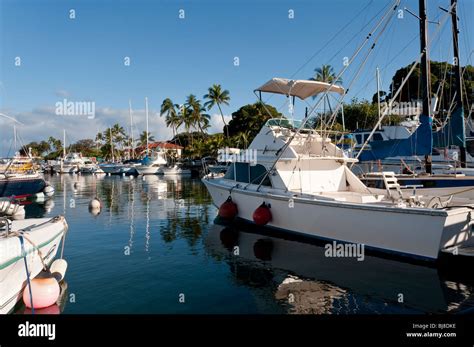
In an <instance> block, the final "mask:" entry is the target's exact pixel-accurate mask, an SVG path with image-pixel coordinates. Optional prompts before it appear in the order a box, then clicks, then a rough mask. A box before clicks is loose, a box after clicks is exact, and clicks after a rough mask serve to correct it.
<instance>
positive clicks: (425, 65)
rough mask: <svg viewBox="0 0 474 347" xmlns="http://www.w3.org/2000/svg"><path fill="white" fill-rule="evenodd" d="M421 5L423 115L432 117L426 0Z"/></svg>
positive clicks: (428, 161)
mask: <svg viewBox="0 0 474 347" xmlns="http://www.w3.org/2000/svg"><path fill="white" fill-rule="evenodd" d="M419 7H420V52H421V53H422V56H421V76H420V78H421V93H422V94H421V95H422V99H423V110H422V115H424V116H427V117H429V118H430V119H431V107H430V103H431V92H430V86H431V81H430V65H429V64H430V63H429V50H428V45H427V42H428V20H427V17H426V0H419ZM425 169H426V173H428V174H431V154H427V155H425Z"/></svg>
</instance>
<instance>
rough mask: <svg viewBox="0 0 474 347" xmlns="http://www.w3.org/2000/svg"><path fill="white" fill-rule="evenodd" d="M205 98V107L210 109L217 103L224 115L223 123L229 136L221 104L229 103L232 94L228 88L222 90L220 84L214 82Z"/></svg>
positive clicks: (222, 115)
mask: <svg viewBox="0 0 474 347" xmlns="http://www.w3.org/2000/svg"><path fill="white" fill-rule="evenodd" d="M204 99H207V101H206V102H205V103H204V107H206V108H207V110H208V111H209V110H210V109H211V108H213V107H214V106H216V105H217V107H218V108H219V112H220V114H221V117H222V123H224V128H225V130H226V136H227V138H228V137H229V129H228V128H227V124H226V122H225V120H224V114H223V113H222V109H221V105H229V101H230V96H229V91H228V90H222V87H221V85H220V84H214V85H212V87H210V88H209V89H208V90H207V94H206V95H204Z"/></svg>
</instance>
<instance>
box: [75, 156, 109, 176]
mask: <svg viewBox="0 0 474 347" xmlns="http://www.w3.org/2000/svg"><path fill="white" fill-rule="evenodd" d="M80 172H81V174H101V173H104V171H103V170H102V169H101V168H100V167H99V165H98V164H97V163H96V162H94V161H92V160H90V159H88V158H85V159H84V166H82V167H81V168H80Z"/></svg>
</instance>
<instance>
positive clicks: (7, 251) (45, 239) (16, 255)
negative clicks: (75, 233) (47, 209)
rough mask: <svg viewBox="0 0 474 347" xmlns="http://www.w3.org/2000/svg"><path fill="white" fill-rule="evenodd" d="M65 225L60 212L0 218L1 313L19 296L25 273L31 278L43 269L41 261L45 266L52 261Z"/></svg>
mask: <svg viewBox="0 0 474 347" xmlns="http://www.w3.org/2000/svg"><path fill="white" fill-rule="evenodd" d="M67 228H68V226H67V223H66V220H65V218H64V217H62V216H58V217H54V218H52V219H49V218H34V219H25V220H14V221H7V219H6V218H1V219H0V249H1V250H2V252H0V313H1V314H6V313H9V312H10V311H11V310H12V309H13V308H14V306H15V304H16V303H17V302H18V301H19V300H21V298H22V293H23V290H24V288H25V286H26V285H27V284H26V283H27V273H28V274H29V278H30V279H33V278H34V277H36V275H38V274H39V273H40V271H41V270H42V269H43V263H44V264H45V265H46V266H48V265H49V264H50V263H51V262H52V261H53V259H54V257H55V256H56V253H57V251H58V248H59V245H60V242H61V238H62V237H63V235H64V233H65V232H66V230H67ZM41 257H42V258H41ZM25 259H26V261H25ZM25 265H26V266H25ZM26 267H27V268H28V272H27V269H26Z"/></svg>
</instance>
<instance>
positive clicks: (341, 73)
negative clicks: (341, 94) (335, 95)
mask: <svg viewBox="0 0 474 347" xmlns="http://www.w3.org/2000/svg"><path fill="white" fill-rule="evenodd" d="M399 5H400V0H395V1H394V2H393V6H392V7H391V8H390V10H389V11H387V12H386V13H385V14H384V15H383V16H382V18H381V19H380V20H379V21H378V22H377V23H376V25H375V27H374V28H373V29H372V31H370V32H369V33H368V34H367V36H366V38H365V39H364V40H363V41H362V43H361V44H360V45H359V47H358V48H357V49H356V51H355V52H354V54H353V55H352V57H351V59H350V60H349V61H348V64H347V66H345V67H344V68H343V69H342V70H341V72H340V73H339V74H338V75H337V76H336V78H335V79H334V81H333V82H332V83H331V85H330V86H329V87H328V88H327V89H326V91H325V93H324V94H323V96H322V97H321V99H320V101H319V102H318V103H316V104H315V105H314V106H313V108H312V109H311V110H310V112H309V113H308V114H307V115H305V118H304V119H303V121H302V122H301V124H300V126H299V127H298V129H297V130H296V132H295V134H293V135H292V136H290V138H289V139H288V140H287V142H286V143H285V144H284V145H283V146H282V147H281V148H280V149H279V150H278V151H277V153H276V154H277V158H276V160H275V161H274V163H273V164H272V167H271V168H270V170H268V172H267V175H268V173H269V172H271V171H273V169H274V168H275V166H276V163H277V162H278V160H279V159H280V158H281V156H282V155H283V153H284V152H285V150H286V148H288V147H289V146H290V144H291V141H293V139H294V138H295V136H296V134H297V133H300V131H301V129H303V128H304V126H305V124H306V122H307V121H308V119H309V118H310V117H311V114H312V113H313V112H314V110H315V109H316V107H318V106H319V104H320V103H321V100H323V99H324V96H325V95H327V94H329V92H330V90H331V89H332V87H334V86H335V85H336V82H337V81H338V80H339V79H340V78H341V76H342V75H343V74H344V72H345V71H346V70H347V69H348V68H349V66H350V65H351V64H352V62H353V61H354V59H355V58H356V57H357V56H358V55H359V53H360V52H361V51H362V49H363V48H364V47H365V45H366V44H367V43H368V42H369V41H370V38H371V37H372V35H373V34H374V33H376V32H377V30H378V29H379V27H380V26H381V25H382V24H383V23H384V22H385V21H386V20H387V16H388V15H389V14H390V13H391V12H392V11H393V12H395V10H396V9H397V8H398V6H399ZM389 20H390V17H389ZM260 187H261V184H260V185H259V186H258V188H257V191H258V190H259V189H260Z"/></svg>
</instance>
